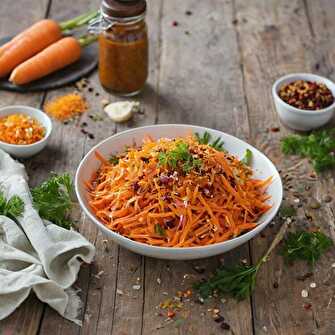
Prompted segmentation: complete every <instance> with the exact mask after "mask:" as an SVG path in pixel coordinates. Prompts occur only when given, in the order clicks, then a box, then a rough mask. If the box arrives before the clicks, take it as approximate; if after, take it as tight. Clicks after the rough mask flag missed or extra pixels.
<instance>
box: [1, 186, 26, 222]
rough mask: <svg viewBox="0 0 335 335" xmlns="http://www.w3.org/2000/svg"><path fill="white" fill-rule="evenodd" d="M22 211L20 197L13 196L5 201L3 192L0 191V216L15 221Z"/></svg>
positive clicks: (22, 205)
mask: <svg viewBox="0 0 335 335" xmlns="http://www.w3.org/2000/svg"><path fill="white" fill-rule="evenodd" d="M23 211H24V202H23V200H22V199H21V198H20V197H18V196H17V195H14V196H13V197H11V198H10V199H9V200H8V201H7V200H6V198H5V195H4V194H3V192H1V191H0V215H4V216H7V217H9V218H11V219H12V220H16V219H17V218H18V217H20V216H21V215H22V213H23Z"/></svg>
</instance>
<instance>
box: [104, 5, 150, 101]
mask: <svg viewBox="0 0 335 335" xmlns="http://www.w3.org/2000/svg"><path fill="white" fill-rule="evenodd" d="M145 12H146V1H145V0H104V1H103V2H102V5H101V18H100V22H99V24H100V26H99V78H100V82H101V85H102V86H103V88H104V89H105V90H106V91H108V92H110V93H115V94H118V95H125V96H130V95H135V94H137V93H139V92H140V91H141V90H142V88H143V87H144V85H145V82H146V80H147V77H148V65H149V60H148V34H147V26H146V23H145Z"/></svg>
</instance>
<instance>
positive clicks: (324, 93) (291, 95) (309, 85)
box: [279, 80, 334, 110]
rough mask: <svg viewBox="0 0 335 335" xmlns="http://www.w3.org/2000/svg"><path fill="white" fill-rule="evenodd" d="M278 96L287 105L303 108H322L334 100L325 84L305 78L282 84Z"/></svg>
mask: <svg viewBox="0 0 335 335" xmlns="http://www.w3.org/2000/svg"><path fill="white" fill-rule="evenodd" d="M279 97H280V98H281V99H282V100H283V101H285V102H286V103H288V104H289V105H291V106H293V107H296V108H299V109H304V110H320V109H324V108H327V107H328V106H330V105H332V104H333V102H334V96H333V94H332V92H331V91H330V89H329V88H328V87H327V86H326V85H325V84H323V83H316V82H311V81H306V80H296V81H294V82H291V83H288V84H286V85H283V86H282V87H281V88H280V90H279Z"/></svg>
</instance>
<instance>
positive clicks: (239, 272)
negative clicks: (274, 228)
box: [194, 222, 288, 300]
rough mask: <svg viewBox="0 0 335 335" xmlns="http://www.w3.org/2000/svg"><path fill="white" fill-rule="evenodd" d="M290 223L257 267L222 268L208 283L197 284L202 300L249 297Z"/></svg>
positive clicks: (286, 224) (284, 225) (281, 229)
mask: <svg viewBox="0 0 335 335" xmlns="http://www.w3.org/2000/svg"><path fill="white" fill-rule="evenodd" d="M287 227H288V223H287V222H285V223H283V225H282V226H281V228H280V230H279V231H278V233H277V235H276V237H275V238H274V240H273V241H272V243H271V245H270V248H269V249H268V251H267V252H266V253H265V254H264V256H263V257H262V258H260V260H259V261H258V262H257V263H256V265H246V264H239V265H236V266H232V267H228V266H222V267H220V268H219V269H218V270H217V271H216V272H215V274H214V276H213V277H211V278H209V279H208V280H206V281H202V282H199V283H196V284H195V285H194V288H195V289H196V290H197V291H198V293H199V295H200V296H201V297H202V298H204V299H205V298H208V297H210V296H212V295H213V294H214V293H217V294H218V295H220V296H221V295H230V296H232V297H233V298H235V299H237V300H243V299H246V298H247V297H249V296H250V295H251V294H252V292H253V290H254V288H255V285H256V276H257V273H258V271H259V269H260V268H261V266H262V265H263V264H264V263H265V262H266V261H267V260H268V258H269V256H270V254H271V252H272V251H273V249H274V248H275V247H276V246H277V245H278V243H280V241H281V240H282V239H283V237H284V235H285V232H286V230H287Z"/></svg>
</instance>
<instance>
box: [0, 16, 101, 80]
mask: <svg viewBox="0 0 335 335" xmlns="http://www.w3.org/2000/svg"><path fill="white" fill-rule="evenodd" d="M97 14H98V11H90V12H89V13H85V14H83V15H80V16H77V17H75V18H74V19H71V20H68V21H65V22H61V23H58V22H56V21H54V20H50V19H44V20H41V21H39V22H37V23H35V24H33V25H32V26H31V27H29V28H28V29H26V30H24V31H23V32H21V33H20V34H18V35H16V36H15V37H13V38H12V40H10V41H9V42H7V43H5V44H4V45H2V46H0V78H1V77H4V76H6V75H8V74H9V73H10V72H11V71H12V70H13V69H14V68H15V67H16V66H17V65H19V64H21V63H23V62H24V61H26V60H27V59H29V58H30V57H32V56H34V55H35V54H37V53H39V52H40V51H42V50H43V49H45V48H46V47H48V46H49V45H50V44H52V43H54V42H56V41H58V40H59V39H61V38H62V32H65V31H70V30H72V29H75V28H78V27H81V26H83V25H85V24H87V23H88V22H89V21H90V20H92V19H93V18H95V17H96V16H97Z"/></svg>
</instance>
